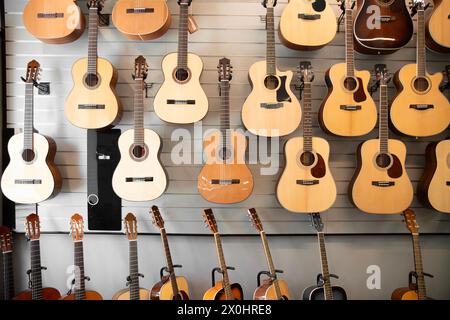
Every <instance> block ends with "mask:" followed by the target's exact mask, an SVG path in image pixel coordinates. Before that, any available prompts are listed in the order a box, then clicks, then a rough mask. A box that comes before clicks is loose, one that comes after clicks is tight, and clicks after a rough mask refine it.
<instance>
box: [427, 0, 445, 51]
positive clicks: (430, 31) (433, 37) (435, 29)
mask: <svg viewBox="0 0 450 320" xmlns="http://www.w3.org/2000/svg"><path fill="white" fill-rule="evenodd" d="M433 2H434V9H433V12H432V13H431V15H430V16H429V18H428V20H427V24H426V29H425V30H426V43H427V47H428V48H429V49H430V50H433V51H436V52H441V53H449V52H450V33H449V32H448V30H450V2H449V1H448V0H433Z"/></svg>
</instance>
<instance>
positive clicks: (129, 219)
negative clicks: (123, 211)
mask: <svg viewBox="0 0 450 320" xmlns="http://www.w3.org/2000/svg"><path fill="white" fill-rule="evenodd" d="M124 223H125V234H126V235H127V238H128V240H130V241H131V240H137V236H138V232H137V220H136V217H135V216H134V214H132V213H128V214H127V216H126V217H125V221H124Z"/></svg>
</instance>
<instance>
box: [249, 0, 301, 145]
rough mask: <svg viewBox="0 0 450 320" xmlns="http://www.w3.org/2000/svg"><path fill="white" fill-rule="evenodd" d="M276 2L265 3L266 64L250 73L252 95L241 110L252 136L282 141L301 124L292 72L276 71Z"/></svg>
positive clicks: (253, 68)
mask: <svg viewBox="0 0 450 320" xmlns="http://www.w3.org/2000/svg"><path fill="white" fill-rule="evenodd" d="M276 3H277V1H276V0H264V1H263V3H262V4H263V6H264V7H265V8H266V10H267V14H266V29H267V51H266V60H265V61H259V62H256V63H255V64H253V65H252V66H251V67H250V70H249V79H250V83H251V85H252V87H253V89H252V92H251V93H250V95H249V96H248V98H247V99H246V100H245V103H244V106H243V107H242V122H243V123H244V126H245V127H246V128H247V130H249V131H250V132H251V133H253V134H255V135H259V136H266V137H279V136H285V135H288V134H290V133H292V132H293V131H294V130H296V129H297V127H298V126H299V124H300V121H301V108H300V103H299V102H298V100H297V98H296V97H295V95H294V94H293V93H292V91H291V88H290V85H291V81H292V77H293V73H292V72H291V71H286V72H281V71H279V70H278V69H277V64H276V58H275V57H276V54H275V26H274V19H275V18H274V7H275V5H276Z"/></svg>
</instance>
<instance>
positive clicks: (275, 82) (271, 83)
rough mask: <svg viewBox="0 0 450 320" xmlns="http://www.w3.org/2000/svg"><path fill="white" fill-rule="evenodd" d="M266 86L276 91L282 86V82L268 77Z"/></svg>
mask: <svg viewBox="0 0 450 320" xmlns="http://www.w3.org/2000/svg"><path fill="white" fill-rule="evenodd" d="M264 85H265V86H266V88H267V89H269V90H275V89H277V88H278V87H279V86H280V80H278V78H277V77H275V76H267V77H266V79H265V80H264Z"/></svg>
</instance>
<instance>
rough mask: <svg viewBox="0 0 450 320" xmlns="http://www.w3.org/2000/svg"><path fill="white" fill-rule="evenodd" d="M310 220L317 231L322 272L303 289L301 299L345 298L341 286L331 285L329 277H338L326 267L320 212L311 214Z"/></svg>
mask: <svg viewBox="0 0 450 320" xmlns="http://www.w3.org/2000/svg"><path fill="white" fill-rule="evenodd" d="M311 221H312V223H313V226H314V228H315V229H316V231H317V238H318V240H319V249H320V261H321V263H322V273H321V274H319V275H318V276H317V285H315V286H311V287H308V288H306V289H305V290H304V291H303V300H347V293H346V292H345V290H344V289H343V288H342V287H338V286H332V285H331V278H336V279H338V278H339V277H338V276H336V275H334V274H330V271H329V269H328V259H327V252H326V248H325V235H324V233H323V227H324V225H323V222H322V218H321V217H320V214H319V213H313V214H311Z"/></svg>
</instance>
